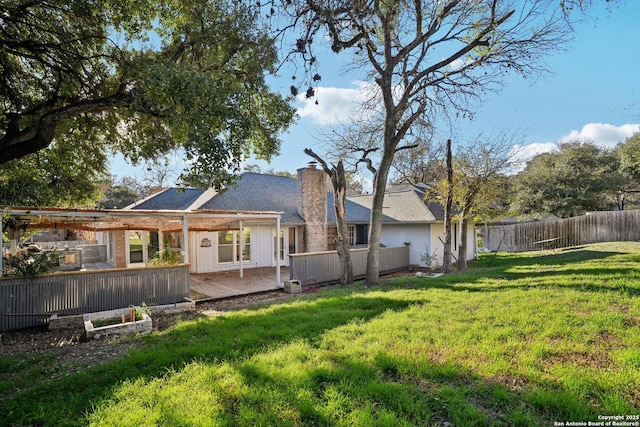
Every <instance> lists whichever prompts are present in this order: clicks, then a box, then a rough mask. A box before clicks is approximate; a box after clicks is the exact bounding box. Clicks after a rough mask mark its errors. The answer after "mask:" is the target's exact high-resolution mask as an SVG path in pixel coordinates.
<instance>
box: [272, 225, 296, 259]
mask: <svg viewBox="0 0 640 427" xmlns="http://www.w3.org/2000/svg"><path fill="white" fill-rule="evenodd" d="M279 237H280V253H279V254H276V248H277V247H278V242H277V240H276V232H275V230H274V231H273V265H275V261H276V256H278V255H279V256H280V265H285V266H289V254H295V253H296V252H297V248H296V242H297V241H298V235H297V229H296V227H286V228H283V229H281V230H280V236H279Z"/></svg>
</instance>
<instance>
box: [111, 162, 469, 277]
mask: <svg viewBox="0 0 640 427" xmlns="http://www.w3.org/2000/svg"><path fill="white" fill-rule="evenodd" d="M328 190H329V186H328V185H327V177H326V174H325V173H324V172H323V171H322V170H320V169H316V168H315V167H313V165H310V166H309V167H306V168H302V169H299V170H298V177H297V179H296V178H291V177H286V176H276V175H264V174H256V173H249V172H247V173H244V174H242V175H241V177H240V178H239V179H238V181H237V183H236V185H235V186H233V187H231V188H229V189H227V190H226V191H225V192H222V193H217V192H215V191H213V190H212V189H209V190H204V189H193V188H190V189H184V190H180V189H176V188H169V189H166V190H164V191H162V192H160V193H158V194H155V195H153V196H150V197H148V198H146V199H143V200H140V201H138V202H136V203H134V204H133V205H130V206H128V207H127V208H125V209H124V210H125V211H129V212H156V213H160V214H161V213H162V212H178V211H182V212H185V213H188V215H189V226H188V237H187V245H186V247H187V249H188V251H186V252H187V253H188V257H189V262H190V263H191V271H192V273H206V272H215V271H225V270H234V269H239V268H240V269H242V268H252V267H270V266H276V264H278V265H288V263H289V257H288V255H289V254H294V253H300V252H318V251H327V250H333V249H335V245H334V242H335V236H336V226H335V214H334V209H333V196H332V194H331V193H330V192H329V191H328ZM426 191H427V189H426V186H412V185H402V186H396V187H392V188H391V189H389V190H388V191H387V194H386V196H385V199H384V206H383V218H382V223H383V225H382V234H381V243H382V244H383V245H384V246H403V245H406V246H409V254H410V263H411V264H412V265H421V266H424V265H425V262H424V255H425V254H428V255H429V256H430V257H432V259H433V260H434V261H433V262H434V264H435V265H441V264H442V254H443V243H442V242H441V240H440V239H443V235H444V222H443V218H444V215H443V211H442V207H441V206H440V205H439V204H437V203H433V202H429V201H425V200H424V199H425V194H426ZM372 199H373V197H372V195H359V196H352V197H348V198H347V201H346V216H347V223H348V227H349V240H350V243H351V245H352V246H356V247H364V246H366V244H367V243H368V227H369V217H370V206H371V204H372ZM225 213H226V214H230V213H234V214H233V215H234V216H233V218H231V217H229V221H226V222H220V221H218V222H216V223H214V222H213V221H212V220H213V217H211V218H210V219H209V220H208V219H207V216H208V215H209V216H210V215H213V214H218V215H224V214H225ZM268 214H270V215H271V216H269V217H268V218H267V217H265V216H264V215H268ZM275 215H279V218H278V219H277V220H276V221H274V218H273V216H275ZM158 230H159V228H158V227H155V229H154V227H153V226H152V227H147V228H145V229H133V228H130V229H129V230H126V233H125V230H123V231H119V232H115V234H113V235H112V237H111V239H105V240H109V241H115V242H116V246H119V247H122V248H124V251H122V252H124V253H120V256H118V250H117V248H114V249H113V251H112V252H113V253H114V254H116V257H115V258H114V260H113V261H114V264H115V265H116V266H117V267H125V266H133V265H143V264H144V263H146V262H147V261H148V260H149V259H150V258H151V257H152V256H153V252H154V251H156V250H158V248H159V247H161V246H162V244H163V242H162V241H161V239H159V238H158V235H159V233H158ZM457 232H458V230H457V225H456V226H454V236H453V239H452V240H453V242H454V243H453V244H452V249H453V250H454V253H455V251H457V244H456V243H455V242H457V240H458V238H457V237H458V236H457ZM160 234H162V235H163V236H164V238H163V239H162V240H166V243H168V244H169V245H170V246H171V247H174V248H181V249H182V250H183V251H184V249H185V245H184V243H183V241H184V240H185V239H184V234H183V233H182V230H181V229H180V228H179V227H177V228H176V227H174V228H171V229H169V228H165V229H164V230H162V233H160ZM474 239H475V234H474V231H473V225H472V224H470V225H469V230H468V244H467V247H468V255H467V256H468V257H469V258H471V257H473V255H474V250H475V241H474ZM110 244H111V245H113V243H110ZM123 255H124V257H123ZM276 257H277V258H278V259H276Z"/></svg>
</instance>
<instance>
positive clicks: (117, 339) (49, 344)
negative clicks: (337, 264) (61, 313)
mask: <svg viewBox="0 0 640 427" xmlns="http://www.w3.org/2000/svg"><path fill="white" fill-rule="evenodd" d="M413 274H415V273H414V272H407V271H405V272H398V273H394V274H393V275H391V276H385V277H399V276H401V275H405V276H406V275H413ZM320 288H321V286H310V287H308V289H307V288H305V289H303V294H305V293H312V292H316V291H317V290H319V289H320ZM295 296H296V295H292V294H286V293H284V292H283V291H281V290H278V291H270V292H263V293H259V294H251V295H244V296H239V297H233V298H226V299H221V300H213V301H199V302H197V304H196V308H195V310H193V311H186V312H181V313H174V314H157V313H156V314H153V315H152V320H153V329H154V330H157V331H163V330H165V329H167V328H169V327H171V326H172V325H174V324H175V323H177V322H181V321H185V320H191V319H196V318H199V317H203V316H207V317H212V316H220V315H224V313H225V312H230V311H235V310H241V309H244V308H249V307H252V306H255V305H261V304H268V303H273V302H280V301H285V300H289V299H292V298H295ZM137 345H138V343H137V340H136V338H135V337H130V336H112V337H104V338H101V339H97V340H87V339H85V337H84V330H80V329H74V330H56V331H49V330H48V328H47V327H46V326H43V327H37V328H30V329H26V330H20V331H9V332H3V333H2V334H0V356H13V357H15V358H17V359H18V360H26V359H29V358H32V357H36V356H42V359H43V360H46V362H43V363H46V364H47V365H48V366H51V365H53V366H54V367H57V368H58V369H53V371H56V372H58V371H60V372H65V373H67V374H73V373H75V372H80V371H82V370H84V369H87V368H90V367H93V366H96V365H99V364H103V363H106V362H109V361H111V360H116V359H120V358H122V357H124V356H126V355H127V353H128V352H129V351H130V350H131V349H133V348H134V347H136V346H137Z"/></svg>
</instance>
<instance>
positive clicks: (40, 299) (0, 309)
mask: <svg viewBox="0 0 640 427" xmlns="http://www.w3.org/2000/svg"><path fill="white" fill-rule="evenodd" d="M187 297H189V266H188V265H177V266H163V267H153V268H152V267H146V268H127V269H116V270H97V271H81V272H73V273H64V274H51V275H46V276H36V277H3V278H0V330H1V331H5V330H10V329H19V328H26V327H30V326H37V325H41V324H45V323H47V322H48V321H49V317H50V316H51V315H52V314H63V315H64V314H82V313H91V312H94V311H103V310H112V309H116V308H123V307H128V306H130V305H140V304H141V303H143V302H144V303H145V304H147V305H158V304H171V303H175V302H180V301H183V300H184V298H187Z"/></svg>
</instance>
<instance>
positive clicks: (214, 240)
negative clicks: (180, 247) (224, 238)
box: [190, 225, 289, 273]
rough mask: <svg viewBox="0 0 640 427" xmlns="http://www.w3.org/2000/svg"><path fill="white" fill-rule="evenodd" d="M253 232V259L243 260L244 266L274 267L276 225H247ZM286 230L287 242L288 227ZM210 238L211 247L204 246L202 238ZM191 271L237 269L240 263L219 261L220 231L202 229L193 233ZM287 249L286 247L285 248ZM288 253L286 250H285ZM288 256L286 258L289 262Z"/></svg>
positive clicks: (208, 271)
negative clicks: (221, 262) (220, 262)
mask: <svg viewBox="0 0 640 427" xmlns="http://www.w3.org/2000/svg"><path fill="white" fill-rule="evenodd" d="M245 228H248V229H249V230H250V233H251V259H250V260H249V261H243V263H242V267H243V268H254V267H273V266H275V265H276V262H275V259H274V249H273V247H274V240H273V236H274V234H275V227H272V226H255V225H253V226H247V227H245ZM283 230H285V242H287V239H286V229H285V228H283ZM205 238H207V239H209V241H210V242H211V246H210V247H202V240H203V239H205ZM191 241H192V245H191V252H190V255H191V257H192V259H191V266H192V268H191V272H192V273H211V272H215V271H228V270H237V269H239V268H240V264H239V263H237V262H234V263H223V264H219V263H218V233H217V232H213V231H201V232H192V233H191ZM285 249H286V248H285ZM285 253H286V252H285ZM288 258H289V257H288V256H285V259H286V261H287V263H288Z"/></svg>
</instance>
